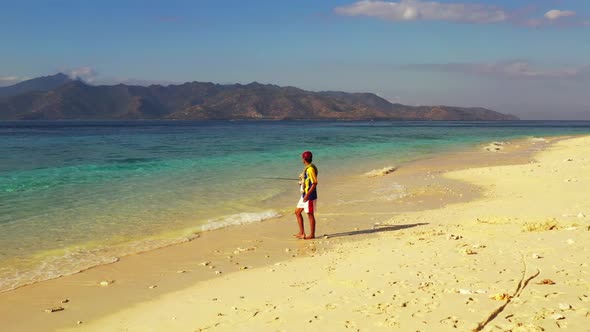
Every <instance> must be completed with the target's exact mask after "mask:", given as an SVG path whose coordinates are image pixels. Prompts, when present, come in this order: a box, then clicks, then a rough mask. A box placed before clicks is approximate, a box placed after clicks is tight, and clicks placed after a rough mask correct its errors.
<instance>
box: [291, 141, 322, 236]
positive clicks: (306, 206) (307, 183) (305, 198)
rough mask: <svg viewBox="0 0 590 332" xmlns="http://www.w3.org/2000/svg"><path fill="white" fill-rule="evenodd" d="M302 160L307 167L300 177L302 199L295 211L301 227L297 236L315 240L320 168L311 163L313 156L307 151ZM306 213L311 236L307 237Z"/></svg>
mask: <svg viewBox="0 0 590 332" xmlns="http://www.w3.org/2000/svg"><path fill="white" fill-rule="evenodd" d="M301 159H302V161H303V164H304V165H305V167H304V168H303V173H301V175H299V178H300V181H301V182H300V183H301V198H300V199H299V203H297V208H296V209H295V216H296V217H297V224H298V225H299V233H297V234H295V237H296V238H298V239H305V240H310V239H313V238H315V216H314V212H315V208H316V202H317V199H318V193H317V191H316V188H317V185H318V168H317V167H316V166H315V165H314V164H312V163H311V161H312V159H313V155H312V154H311V151H305V152H303V153H302V154H301ZM303 211H305V213H307V218H308V219H309V228H310V233H309V235H305V229H304V227H303V216H302V215H301V213H302V212H303Z"/></svg>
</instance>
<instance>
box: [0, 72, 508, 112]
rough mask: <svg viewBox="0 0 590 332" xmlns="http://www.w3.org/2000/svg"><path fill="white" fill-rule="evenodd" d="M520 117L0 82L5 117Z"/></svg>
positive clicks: (163, 89) (193, 91) (319, 96)
mask: <svg viewBox="0 0 590 332" xmlns="http://www.w3.org/2000/svg"><path fill="white" fill-rule="evenodd" d="M140 119H166V120H238V119H240V120H459V121H479V120H482V121H502V120H519V119H518V117H516V116H514V115H509V114H502V113H499V112H495V111H492V110H489V109H485V108H480V107H472V108H465V107H451V106H407V105H402V104H397V103H390V102H389V101H387V100H385V99H383V98H381V97H379V96H377V95H375V94H373V93H347V92H335V91H322V92H312V91H305V90H302V89H299V88H295V87H280V86H277V85H271V84H259V83H256V82H254V83H250V84H246V85H242V84H230V85H221V84H214V83H205V82H190V83H184V84H179V85H168V86H162V85H150V86H147V87H145V86H134V85H125V84H117V85H99V86H94V85H89V84H86V83H84V82H82V81H80V80H74V79H71V78H70V77H68V76H67V75H64V74H61V73H59V74H56V75H52V76H45V77H39V78H35V79H31V80H28V81H24V82H20V83H18V84H15V85H12V86H8V87H0V120H140Z"/></svg>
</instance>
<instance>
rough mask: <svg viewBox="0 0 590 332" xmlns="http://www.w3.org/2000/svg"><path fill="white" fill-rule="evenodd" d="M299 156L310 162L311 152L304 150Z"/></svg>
mask: <svg viewBox="0 0 590 332" xmlns="http://www.w3.org/2000/svg"><path fill="white" fill-rule="evenodd" d="M301 158H303V159H305V161H307V162H308V163H310V162H311V160H312V159H313V154H312V153H311V151H305V152H303V153H302V154H301Z"/></svg>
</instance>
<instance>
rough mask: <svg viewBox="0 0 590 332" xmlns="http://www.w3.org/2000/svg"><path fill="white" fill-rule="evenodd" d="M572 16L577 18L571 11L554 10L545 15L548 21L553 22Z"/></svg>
mask: <svg viewBox="0 0 590 332" xmlns="http://www.w3.org/2000/svg"><path fill="white" fill-rule="evenodd" d="M572 16H576V12H574V11H571V10H559V9H553V10H550V11H548V12H546V13H545V18H547V19H548V20H552V21H554V20H558V19H560V18H563V17H572Z"/></svg>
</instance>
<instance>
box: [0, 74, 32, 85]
mask: <svg viewBox="0 0 590 332" xmlns="http://www.w3.org/2000/svg"><path fill="white" fill-rule="evenodd" d="M26 79H27V78H26V77H18V76H0V86H10V85H14V84H16V83H19V82H22V81H24V80H26Z"/></svg>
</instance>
